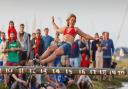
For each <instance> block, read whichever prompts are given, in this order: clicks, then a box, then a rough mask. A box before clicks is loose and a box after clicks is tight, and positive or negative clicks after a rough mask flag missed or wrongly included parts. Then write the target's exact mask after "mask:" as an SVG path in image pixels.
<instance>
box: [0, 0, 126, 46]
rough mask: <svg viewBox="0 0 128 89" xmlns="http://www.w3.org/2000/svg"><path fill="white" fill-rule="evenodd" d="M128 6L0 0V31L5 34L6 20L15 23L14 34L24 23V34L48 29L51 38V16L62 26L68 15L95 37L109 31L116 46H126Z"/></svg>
mask: <svg viewBox="0 0 128 89" xmlns="http://www.w3.org/2000/svg"><path fill="white" fill-rule="evenodd" d="M127 7H128V0H3V1H2V0H0V29H2V30H3V31H7V28H8V22H9V20H14V22H15V26H16V29H17V31H18V29H19V24H20V23H24V24H25V25H26V31H27V32H30V33H32V32H33V31H35V30H34V29H36V28H40V29H42V30H43V29H44V27H49V29H50V34H51V35H53V36H54V30H53V28H52V24H51V16H55V20H56V22H57V24H58V25H60V26H63V25H66V22H65V19H66V18H67V16H68V15H69V14H70V13H74V14H76V16H77V23H76V26H78V27H79V28H80V29H81V30H83V31H84V32H86V33H89V34H91V35H94V33H95V32H98V33H100V34H101V33H102V32H103V31H108V32H110V37H111V38H112V39H113V41H114V44H115V46H116V47H118V46H128V41H127V37H128V36H127V34H128V15H127V12H128V9H127ZM42 33H43V31H42ZM119 34H120V35H119ZM118 38H119V40H118V42H117V39H118Z"/></svg>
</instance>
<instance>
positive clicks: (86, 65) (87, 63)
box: [80, 53, 91, 67]
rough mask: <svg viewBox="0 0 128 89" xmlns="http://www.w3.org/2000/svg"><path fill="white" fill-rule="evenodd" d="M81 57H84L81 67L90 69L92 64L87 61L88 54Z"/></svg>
mask: <svg viewBox="0 0 128 89" xmlns="http://www.w3.org/2000/svg"><path fill="white" fill-rule="evenodd" d="M81 56H82V59H81V62H80V67H89V65H90V63H91V62H90V61H89V60H87V59H86V54H85V53H83V54H82V55H81Z"/></svg>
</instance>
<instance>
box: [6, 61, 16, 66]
mask: <svg viewBox="0 0 128 89" xmlns="http://www.w3.org/2000/svg"><path fill="white" fill-rule="evenodd" d="M5 65H6V66H18V63H16V62H6V64H5Z"/></svg>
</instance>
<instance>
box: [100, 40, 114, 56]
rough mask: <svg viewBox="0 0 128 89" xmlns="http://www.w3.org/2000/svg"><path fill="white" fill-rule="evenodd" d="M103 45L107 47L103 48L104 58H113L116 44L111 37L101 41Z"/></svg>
mask: <svg viewBox="0 0 128 89" xmlns="http://www.w3.org/2000/svg"><path fill="white" fill-rule="evenodd" d="M101 46H102V47H106V48H107V49H104V50H103V58H111V56H112V55H113V53H114V50H115V49H114V44H113V41H112V40H111V39H108V40H103V41H101Z"/></svg>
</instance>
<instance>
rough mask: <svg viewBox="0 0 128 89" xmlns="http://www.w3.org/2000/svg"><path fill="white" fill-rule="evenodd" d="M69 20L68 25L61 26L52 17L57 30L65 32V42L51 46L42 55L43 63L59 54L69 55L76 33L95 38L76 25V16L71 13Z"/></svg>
mask: <svg viewBox="0 0 128 89" xmlns="http://www.w3.org/2000/svg"><path fill="white" fill-rule="evenodd" d="M66 21H67V26H65V27H62V28H59V27H58V26H57V25H56V23H55V22H54V17H52V24H53V26H54V28H55V30H56V31H57V32H59V33H60V34H63V40H64V42H63V44H62V45H61V46H59V47H57V46H50V47H49V48H48V49H47V50H46V51H45V52H44V53H43V54H42V55H41V57H40V59H41V60H40V62H41V64H45V63H49V62H51V61H53V60H55V59H56V57H57V56H61V55H68V54H69V52H70V49H71V45H72V44H73V43H74V39H75V37H76V35H77V34H78V35H80V36H82V37H84V38H85V39H89V40H94V38H93V37H92V36H90V35H88V34H86V33H84V32H82V31H81V30H80V29H79V28H78V27H74V25H75V23H76V16H75V15H74V14H71V15H70V16H69V17H68V19H67V20H66ZM51 53H52V54H51Z"/></svg>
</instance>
